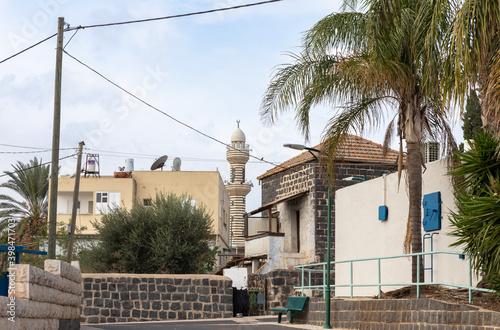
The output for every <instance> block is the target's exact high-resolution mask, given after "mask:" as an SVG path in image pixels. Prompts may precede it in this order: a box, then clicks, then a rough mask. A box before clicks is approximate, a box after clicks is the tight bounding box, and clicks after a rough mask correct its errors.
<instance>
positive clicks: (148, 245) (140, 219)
mask: <svg viewBox="0 0 500 330" xmlns="http://www.w3.org/2000/svg"><path fill="white" fill-rule="evenodd" d="M211 224H212V219H211V215H210V214H208V212H207V211H206V207H205V206H203V205H201V206H193V205H192V203H191V198H188V197H186V196H182V197H177V196H175V195H174V194H168V195H164V194H157V195H156V197H155V198H154V199H153V201H152V205H150V206H144V205H142V204H141V203H140V202H138V201H136V202H135V203H134V205H133V207H132V209H131V210H126V209H124V208H115V209H113V210H111V211H110V213H108V214H106V215H104V216H103V217H102V219H101V222H95V223H93V225H94V226H95V227H96V228H97V232H98V235H99V237H100V243H99V244H98V245H97V247H96V248H95V249H93V250H92V251H90V256H89V257H90V259H91V260H92V261H93V262H94V264H95V265H96V267H97V268H98V269H99V270H100V271H104V272H119V273H138V274H141V273H142V274H155V273H165V274H193V273H203V272H207V271H209V270H210V269H211V268H212V267H213V265H214V264H215V254H216V253H217V250H216V249H214V248H211V247H210V236H211V232H212V225H211Z"/></svg>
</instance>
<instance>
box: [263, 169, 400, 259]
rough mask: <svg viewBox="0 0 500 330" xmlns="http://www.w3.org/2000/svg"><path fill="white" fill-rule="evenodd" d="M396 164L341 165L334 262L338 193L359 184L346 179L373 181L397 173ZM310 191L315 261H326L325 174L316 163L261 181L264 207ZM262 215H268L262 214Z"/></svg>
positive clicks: (326, 204)
mask: <svg viewBox="0 0 500 330" xmlns="http://www.w3.org/2000/svg"><path fill="white" fill-rule="evenodd" d="M394 170H395V169H394V166H393V165H380V164H364V163H359V164H356V163H339V164H338V165H337V169H336V178H335V180H334V182H333V184H332V189H331V197H332V215H331V216H332V227H331V229H332V230H331V240H330V243H331V244H330V245H331V246H330V249H331V252H332V260H335V259H334V258H335V242H334V237H335V190H337V189H340V188H343V187H346V186H348V185H352V184H356V182H355V181H344V180H343V179H344V178H346V177H351V176H355V177H364V176H365V175H366V179H367V180H370V179H374V178H377V177H380V176H382V175H383V174H384V173H389V172H391V171H394ZM305 190H309V193H310V194H312V195H313V204H314V205H313V210H314V218H315V226H316V228H315V232H316V233H315V250H316V261H317V262H324V261H326V250H327V246H326V245H327V231H328V230H327V229H328V228H327V219H328V202H327V199H328V185H327V180H326V177H325V174H324V172H323V170H322V169H321V167H320V166H319V164H318V163H317V162H309V163H306V164H303V165H299V166H296V167H293V168H290V169H288V170H286V171H283V172H279V173H277V174H274V175H271V176H269V177H267V178H264V179H263V180H262V205H266V204H268V203H271V202H273V201H275V200H277V199H280V198H283V197H287V196H291V195H293V194H295V193H298V192H302V191H305ZM263 216H267V215H266V214H265V212H263Z"/></svg>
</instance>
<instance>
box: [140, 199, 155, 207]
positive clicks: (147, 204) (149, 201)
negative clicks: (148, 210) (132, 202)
mask: <svg viewBox="0 0 500 330" xmlns="http://www.w3.org/2000/svg"><path fill="white" fill-rule="evenodd" d="M142 204H143V205H144V206H151V205H153V200H152V199H151V198H144V199H143V200H142Z"/></svg>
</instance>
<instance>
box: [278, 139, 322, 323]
mask: <svg viewBox="0 0 500 330" xmlns="http://www.w3.org/2000/svg"><path fill="white" fill-rule="evenodd" d="M283 147H287V148H291V149H295V150H307V151H309V152H310V153H311V155H313V157H314V158H315V159H316V160H318V157H317V156H316V155H315V154H314V153H313V151H315V152H318V153H320V152H321V151H319V150H318V149H314V148H309V147H306V146H304V145H302V144H284V145H283ZM318 161H319V160H318ZM327 186H328V213H327V214H328V218H327V222H328V223H327V237H326V283H327V286H326V291H325V325H324V327H323V328H325V329H331V328H332V326H331V324H330V300H331V299H330V298H331V291H330V272H331V256H330V255H331V236H332V207H331V204H332V202H331V194H330V191H331V189H330V177H328V181H327Z"/></svg>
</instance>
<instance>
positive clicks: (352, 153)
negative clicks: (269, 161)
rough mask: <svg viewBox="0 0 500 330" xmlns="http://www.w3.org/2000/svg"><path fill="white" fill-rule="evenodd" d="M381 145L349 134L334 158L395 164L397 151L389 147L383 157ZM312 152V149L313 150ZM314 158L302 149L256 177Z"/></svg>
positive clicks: (262, 177) (268, 174) (342, 160)
mask: <svg viewBox="0 0 500 330" xmlns="http://www.w3.org/2000/svg"><path fill="white" fill-rule="evenodd" d="M325 147H326V142H323V143H320V144H318V145H317V146H315V147H314V149H318V150H322V149H323V148H325ZM383 149H384V148H383V146H382V145H381V144H378V143H375V142H372V141H370V140H367V139H363V138H362V137H359V136H356V135H352V134H349V135H348V136H347V137H346V139H345V140H344V142H343V143H342V144H341V145H340V147H339V148H338V149H337V155H336V159H337V161H339V162H353V163H371V164H396V161H397V159H398V152H397V151H396V150H393V149H389V150H388V151H387V153H386V155H385V157H384V154H383ZM313 152H314V151H313ZM313 160H315V158H314V157H313V156H312V155H311V153H310V152H309V151H304V152H302V153H301V154H299V155H298V156H295V157H293V158H290V159H289V160H287V161H285V162H283V163H281V164H280V165H278V166H276V167H273V168H271V169H270V170H268V171H266V173H264V174H262V175H260V176H258V177H257V179H258V180H262V179H264V178H267V177H268V176H271V175H273V174H276V173H279V172H282V171H285V170H287V169H289V168H292V167H295V166H297V165H301V164H304V163H307V162H310V161H313Z"/></svg>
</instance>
